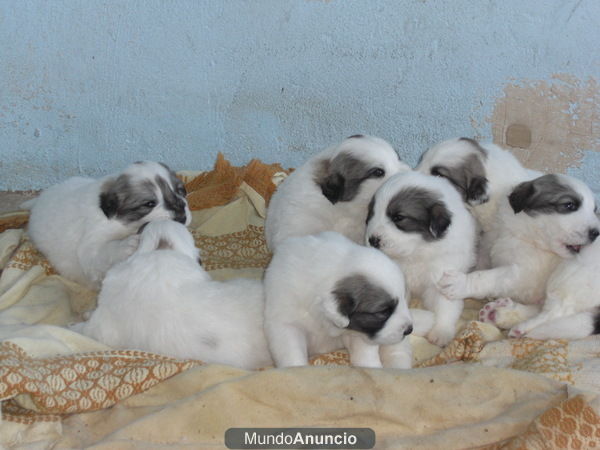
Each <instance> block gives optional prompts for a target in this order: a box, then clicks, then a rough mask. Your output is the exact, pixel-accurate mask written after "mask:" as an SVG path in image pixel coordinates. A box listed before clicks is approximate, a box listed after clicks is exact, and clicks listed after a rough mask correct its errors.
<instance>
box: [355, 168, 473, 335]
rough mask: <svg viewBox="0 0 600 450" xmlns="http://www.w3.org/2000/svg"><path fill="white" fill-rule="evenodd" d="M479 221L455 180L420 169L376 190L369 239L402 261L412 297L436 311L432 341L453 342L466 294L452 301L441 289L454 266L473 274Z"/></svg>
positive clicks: (394, 177)
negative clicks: (454, 185) (440, 283)
mask: <svg viewBox="0 0 600 450" xmlns="http://www.w3.org/2000/svg"><path fill="white" fill-rule="evenodd" d="M475 233H476V225H475V220H474V219H473V217H472V216H471V214H470V213H469V212H468V211H467V209H466V208H465V206H464V204H463V202H462V200H461V198H460V195H459V194H458V192H457V191H456V190H455V189H453V188H452V186H451V185H450V183H449V182H448V181H447V180H445V179H443V178H439V177H432V176H428V175H424V174H422V173H418V172H407V173H401V174H397V175H394V176H393V177H391V178H390V179H389V180H388V181H386V182H385V183H384V184H383V186H381V187H380V188H379V190H378V191H377V192H376V193H375V196H374V197H373V200H372V201H371V204H370V205H369V213H368V217H367V232H366V241H367V243H368V244H369V245H371V246H372V247H375V248H378V249H380V250H381V251H383V252H384V253H385V254H386V255H388V256H389V257H391V258H392V259H393V260H394V261H396V262H397V263H398V264H399V266H400V267H401V268H402V271H403V272H404V275H405V276H406V278H407V282H408V287H409V288H410V292H411V295H413V296H416V297H419V298H421V299H422V300H423V302H424V304H425V307H426V308H427V309H429V310H430V311H433V312H434V313H435V324H434V326H433V328H432V329H431V331H430V332H429V334H428V336H427V337H428V339H429V340H430V341H431V342H432V343H434V344H437V345H445V344H447V343H448V342H449V341H450V340H451V339H452V338H453V337H454V334H455V332H456V322H457V320H458V319H459V317H460V314H461V312H462V309H463V301H462V300H463V298H462V297H458V298H457V299H456V300H450V299H448V298H447V297H445V296H444V295H443V294H442V293H441V292H440V291H439V289H438V288H437V286H436V283H437V281H438V280H439V278H440V277H441V276H442V274H443V273H444V272H445V271H447V270H450V269H454V270H457V271H460V272H468V271H469V270H470V269H471V268H472V267H473V265H474V263H475Z"/></svg>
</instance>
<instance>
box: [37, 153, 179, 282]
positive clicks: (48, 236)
mask: <svg viewBox="0 0 600 450" xmlns="http://www.w3.org/2000/svg"><path fill="white" fill-rule="evenodd" d="M124 174H125V175H127V176H129V177H131V180H132V181H133V182H135V183H141V182H144V181H148V182H151V183H153V184H154V185H155V186H154V187H155V193H156V197H157V206H156V207H154V209H152V211H151V212H150V213H149V214H147V215H146V216H144V217H143V218H142V219H141V220H137V221H134V222H129V223H124V222H123V221H121V220H119V219H117V218H115V217H112V218H108V217H107V216H106V215H105V214H104V213H103V211H102V209H101V208H100V195H101V193H102V192H103V187H105V186H106V183H109V182H111V181H112V180H115V179H116V178H117V177H118V176H120V175H124ZM157 175H158V176H161V177H163V178H164V179H165V180H166V181H167V182H168V183H169V184H170V181H169V171H168V170H167V169H166V168H165V167H164V166H163V165H161V164H158V163H155V162H149V161H147V162H142V163H136V164H132V165H131V166H129V167H128V168H127V169H126V170H124V171H123V172H121V173H119V174H115V175H110V176H106V177H103V178H100V179H92V178H81V177H74V178H69V179H68V180H66V181H65V182H63V183H60V184H58V185H55V186H52V187H50V188H48V189H46V190H44V191H43V192H42V193H41V194H40V196H39V197H37V198H36V199H34V200H33V201H30V202H27V205H26V206H28V207H31V216H30V218H29V227H28V230H29V235H30V236H31V240H32V241H33V243H34V244H35V245H36V247H37V248H38V249H39V250H40V251H41V252H42V253H43V254H44V255H45V256H46V257H47V258H48V260H49V261H50V263H51V264H52V265H53V267H54V268H56V270H57V271H58V272H59V273H60V274H61V275H63V276H65V277H66V278H69V279H71V280H73V281H76V282H78V283H80V284H83V285H86V286H88V287H89V288H92V289H98V288H99V286H100V282H101V281H102V278H103V277H104V274H105V273H106V271H107V270H108V269H109V268H110V267H111V266H112V265H113V264H115V263H117V262H120V261H123V260H124V259H126V258H127V257H128V256H129V255H131V254H132V253H133V251H134V250H135V249H136V247H137V245H138V241H139V236H138V235H137V234H136V232H137V230H138V229H139V228H140V226H141V225H143V224H145V223H147V222H150V221H152V220H159V219H170V218H173V215H174V214H173V211H171V210H168V209H166V208H165V201H164V199H163V197H162V193H161V190H160V189H159V188H158V187H157V186H156V182H155V177H156V176H157ZM171 187H173V186H171ZM181 198H182V200H183V201H185V197H181ZM185 212H186V224H189V223H190V221H191V214H190V211H189V208H188V207H187V201H186V202H185Z"/></svg>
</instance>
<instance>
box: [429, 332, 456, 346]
mask: <svg viewBox="0 0 600 450" xmlns="http://www.w3.org/2000/svg"><path fill="white" fill-rule="evenodd" d="M454 334H455V332H454V330H453V329H450V328H444V327H433V328H432V329H431V331H430V332H429V333H428V334H427V340H428V341H429V342H431V343H432V344H434V345H437V346H438V347H445V346H446V345H447V344H448V343H449V342H450V341H451V340H452V338H454Z"/></svg>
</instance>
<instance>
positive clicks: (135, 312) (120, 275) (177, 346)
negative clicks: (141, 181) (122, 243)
mask: <svg viewBox="0 0 600 450" xmlns="http://www.w3.org/2000/svg"><path fill="white" fill-rule="evenodd" d="M198 253H199V252H198V249H197V248H196V247H195V245H194V239H193V238H192V235H191V234H190V232H189V231H188V230H187V229H186V227H185V226H184V225H182V224H179V223H177V222H174V221H169V220H164V221H155V222H151V223H150V224H148V225H147V226H146V227H145V228H144V230H143V231H142V233H141V239H140V245H139V248H138V249H137V251H136V252H135V253H134V254H133V255H131V257H129V258H128V259H127V260H126V261H123V262H121V263H119V264H117V265H115V266H113V267H112V268H111V269H110V270H109V271H108V273H107V274H106V278H105V279H104V282H103V283H102V290H101V291H100V294H99V297H98V307H97V309H96V310H95V311H94V312H93V313H92V316H91V318H90V319H89V321H87V322H84V323H83V324H77V325H75V327H74V329H75V330H76V331H79V332H82V333H83V334H86V335H88V336H90V337H92V338H94V339H96V340H98V341H100V342H103V343H105V344H107V345H109V346H111V347H117V348H135V349H140V350H145V351H150V352H156V353H161V354H165V355H168V356H172V357H177V358H191V359H198V360H202V361H204V362H207V363H220V364H229V365H232V366H238V367H242V368H244V369H256V368H260V367H265V366H269V365H271V364H272V361H271V356H270V354H269V349H268V347H267V342H266V339H265V335H264V331H263V308H264V295H263V287H262V282H260V281H259V280H248V279H236V280H230V281H226V282H219V281H214V280H212V279H211V277H210V276H209V275H208V273H206V271H205V270H204V269H203V268H202V267H201V266H200V264H199V263H198Z"/></svg>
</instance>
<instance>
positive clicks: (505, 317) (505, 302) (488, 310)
mask: <svg viewBox="0 0 600 450" xmlns="http://www.w3.org/2000/svg"><path fill="white" fill-rule="evenodd" d="M518 309H519V304H518V303H515V302H513V301H512V300H511V299H510V298H507V297H506V298H499V299H498V300H495V301H493V302H489V303H488V304H486V305H485V306H484V307H483V308H481V310H479V320H480V321H481V322H486V323H491V324H493V325H496V326H497V327H498V328H502V329H507V328H510V327H511V326H513V325H514V324H515V323H518V322H519V318H520V316H519V313H518Z"/></svg>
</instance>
